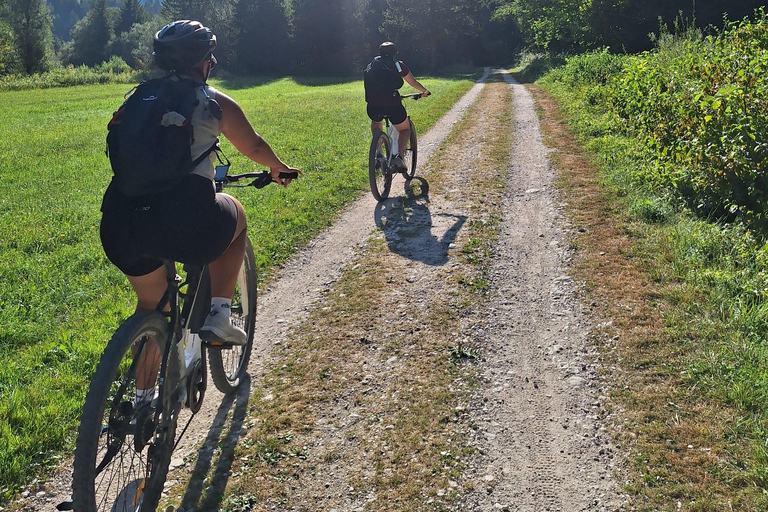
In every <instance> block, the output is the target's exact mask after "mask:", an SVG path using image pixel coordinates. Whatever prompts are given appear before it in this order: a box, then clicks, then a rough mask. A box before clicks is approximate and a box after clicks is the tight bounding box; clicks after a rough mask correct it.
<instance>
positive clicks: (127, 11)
mask: <svg viewBox="0 0 768 512" xmlns="http://www.w3.org/2000/svg"><path fill="white" fill-rule="evenodd" d="M150 19H151V16H150V15H149V13H148V12H147V10H146V9H145V8H144V6H143V5H142V4H141V2H140V1H139V0H125V2H123V6H122V7H121V8H120V17H119V18H118V20H117V24H116V25H115V35H117V36H119V35H120V34H122V33H123V32H128V31H130V30H131V27H132V26H133V25H134V24H136V23H146V22H148V21H149V20H150ZM126 62H127V61H126Z"/></svg>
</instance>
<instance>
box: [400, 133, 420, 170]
mask: <svg viewBox="0 0 768 512" xmlns="http://www.w3.org/2000/svg"><path fill="white" fill-rule="evenodd" d="M408 123H409V124H410V127H411V136H410V138H409V139H408V147H407V148H406V149H405V151H403V153H402V156H403V162H404V163H405V172H404V173H403V174H404V175H405V178H406V179H411V178H413V177H414V176H415V175H416V155H417V150H418V148H417V142H416V127H415V126H413V121H411V120H410V119H408Z"/></svg>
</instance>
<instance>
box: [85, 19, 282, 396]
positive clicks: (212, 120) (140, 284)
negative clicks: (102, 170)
mask: <svg viewBox="0 0 768 512" xmlns="http://www.w3.org/2000/svg"><path fill="white" fill-rule="evenodd" d="M153 46H154V54H153V55H154V57H155V63H156V64H157V65H158V67H160V68H161V69H162V70H163V71H165V72H166V73H167V74H168V75H176V76H177V77H178V79H185V78H190V79H192V80H195V81H197V82H200V83H201V84H205V82H206V81H207V80H208V77H209V75H210V73H211V69H212V68H213V66H214V65H215V64H216V58H215V57H214V56H213V51H214V50H215V48H216V36H215V35H214V34H213V33H212V32H211V30H210V29H209V28H207V27H205V26H203V24H202V23H200V22H197V21H190V20H180V21H175V22H173V23H170V24H168V25H166V26H165V27H163V28H162V29H161V30H159V31H158V32H157V33H156V34H155V36H154V44H153ZM197 96H198V100H199V101H198V104H197V106H196V107H195V110H194V112H193V114H192V126H193V129H194V142H193V144H192V148H191V150H192V159H193V161H194V160H195V159H196V158H198V157H199V156H200V155H202V154H203V153H204V151H205V150H206V149H208V148H210V147H211V146H212V145H213V144H214V143H215V142H216V139H217V137H218V136H219V135H220V134H224V136H225V137H226V138H227V139H228V140H229V141H230V142H231V143H232V144H233V145H234V146H235V148H236V149H237V150H238V151H240V152H241V153H242V154H243V155H245V156H246V157H248V158H249V159H251V160H253V161H254V162H257V163H259V164H261V165H265V166H267V167H269V170H270V174H271V176H272V179H273V180H274V181H276V182H278V183H280V184H281V185H283V186H288V184H289V183H290V181H291V180H289V179H281V178H280V176H279V175H280V173H281V172H295V171H296V169H293V168H290V167H288V166H287V165H286V164H285V163H283V162H282V160H280V158H278V157H277V156H276V155H275V153H274V152H273V150H272V148H271V147H270V146H269V144H268V143H267V142H266V141H265V140H264V139H263V138H262V137H261V136H260V135H259V134H258V133H256V132H255V131H254V129H253V127H252V126H251V124H250V123H249V121H248V120H247V119H246V116H245V114H244V112H243V110H242V109H241V108H240V106H239V105H238V104H237V103H236V102H235V101H234V100H233V99H232V98H230V97H229V96H227V95H226V94H224V93H222V92H221V91H218V90H216V89H214V88H213V87H211V86H209V85H207V84H205V85H204V86H202V87H200V88H198V90H197ZM215 160H216V155H215V152H214V153H211V154H210V155H209V156H208V157H207V158H205V159H204V160H203V161H202V162H201V163H200V164H199V165H197V167H195V168H194V169H193V171H192V172H191V173H190V174H188V175H186V176H185V177H184V178H182V179H181V181H180V183H178V185H177V186H176V187H175V188H173V189H171V190H170V191H167V192H159V193H150V194H146V195H143V196H139V197H129V196H127V195H125V194H123V193H122V192H121V191H120V190H118V187H117V186H116V185H115V183H114V181H113V182H112V183H111V184H110V186H109V187H108V188H107V191H106V192H105V194H104V199H103V203H102V207H101V211H102V220H101V229H100V234H101V241H102V246H103V248H104V251H105V253H106V255H107V257H108V258H109V260H110V261H111V262H112V263H114V264H115V265H116V266H117V267H118V268H119V269H120V270H121V271H122V272H123V273H124V274H125V275H126V276H127V277H128V281H129V282H130V283H131V286H132V287H133V289H134V291H135V292H136V296H137V309H155V308H156V307H157V304H158V303H159V301H160V299H161V298H162V296H163V294H164V293H165V290H166V287H167V283H166V277H167V276H166V271H165V266H164V265H163V264H162V259H170V260H174V261H179V262H183V263H191V264H199V265H203V264H208V268H209V270H210V277H211V296H212V300H211V312H210V314H209V315H208V317H207V318H206V320H205V323H204V325H203V327H202V328H201V330H200V337H201V338H202V339H204V340H207V341H216V342H219V343H224V344H234V345H244V344H245V343H246V341H247V340H246V333H245V332H244V331H243V330H242V329H240V328H239V327H237V326H235V325H233V324H232V321H231V318H230V307H231V303H232V296H233V294H234V289H235V284H236V281H237V275H238V272H239V270H240V267H241V265H242V263H243V258H244V255H245V242H246V219H245V211H244V210H243V206H242V205H241V204H240V202H239V201H237V199H235V198H233V197H231V196H229V195H227V194H222V193H216V190H215V186H214V182H213V177H214V161H215ZM136 172H141V169H137V170H136ZM152 347H154V345H152ZM154 350H155V351H156V350H157V349H156V348H155V349H154ZM150 373H151V371H150ZM155 375H156V371H155ZM147 391H149V390H147Z"/></svg>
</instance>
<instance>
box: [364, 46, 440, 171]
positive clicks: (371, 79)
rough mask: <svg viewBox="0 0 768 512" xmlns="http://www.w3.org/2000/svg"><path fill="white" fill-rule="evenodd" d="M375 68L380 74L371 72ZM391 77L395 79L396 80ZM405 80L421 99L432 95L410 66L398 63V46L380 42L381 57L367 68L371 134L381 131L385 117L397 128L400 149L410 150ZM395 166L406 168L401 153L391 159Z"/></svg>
mask: <svg viewBox="0 0 768 512" xmlns="http://www.w3.org/2000/svg"><path fill="white" fill-rule="evenodd" d="M372 69H374V70H377V72H376V73H375V74H374V73H372V72H371V70H372ZM378 70H383V71H378ZM388 75H392V76H394V77H395V78H396V79H395V80H394V81H393V80H392V79H391V77H390V76H388ZM403 80H405V81H406V82H408V85H410V86H411V87H413V88H414V89H416V90H417V91H419V92H421V96H422V97H424V96H429V94H430V92H429V91H428V90H427V88H426V87H424V86H423V85H421V84H420V83H419V81H418V80H416V78H414V76H413V74H412V73H411V71H410V70H409V69H408V66H406V65H405V63H404V62H403V61H401V60H397V45H396V44H395V43H393V42H391V41H385V42H383V43H381V45H379V55H378V56H377V57H375V58H374V59H373V61H371V63H370V64H369V65H368V67H367V68H366V74H365V101H366V103H367V104H368V106H367V112H368V117H369V118H370V119H371V132H372V133H376V130H381V129H382V122H383V120H384V117H388V118H389V120H390V121H391V122H392V124H393V125H394V126H395V128H396V129H397V133H398V136H397V147H398V148H405V147H408V141H409V139H410V137H411V128H410V124H409V123H408V113H407V112H406V110H405V107H404V106H403V102H402V99H401V97H400V92H399V89H400V87H402V85H403ZM398 84H399V85H398ZM392 163H393V164H394V165H395V166H397V167H398V168H399V169H401V170H404V169H405V168H406V167H405V162H403V158H402V155H401V154H400V153H398V154H396V155H395V156H394V157H393V158H392Z"/></svg>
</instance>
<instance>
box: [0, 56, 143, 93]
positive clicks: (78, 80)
mask: <svg viewBox="0 0 768 512" xmlns="http://www.w3.org/2000/svg"><path fill="white" fill-rule="evenodd" d="M121 63H122V64H121ZM124 64H125V63H124V62H122V60H121V59H120V58H119V57H113V58H112V59H110V61H109V62H107V63H106V64H104V63H102V65H101V66H98V69H96V68H89V67H87V66H78V67H75V66H66V67H59V68H56V69H53V70H51V71H48V72H46V73H40V74H34V75H24V74H16V75H6V76H0V91H21V90H28V89H50V88H53V87H69V86H73V85H89V84H107V83H130V82H134V81H136V80H137V79H138V76H137V73H136V72H135V71H133V70H130V71H128V72H119V73H118V72H116V70H120V69H125V67H124Z"/></svg>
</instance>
